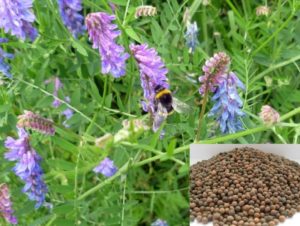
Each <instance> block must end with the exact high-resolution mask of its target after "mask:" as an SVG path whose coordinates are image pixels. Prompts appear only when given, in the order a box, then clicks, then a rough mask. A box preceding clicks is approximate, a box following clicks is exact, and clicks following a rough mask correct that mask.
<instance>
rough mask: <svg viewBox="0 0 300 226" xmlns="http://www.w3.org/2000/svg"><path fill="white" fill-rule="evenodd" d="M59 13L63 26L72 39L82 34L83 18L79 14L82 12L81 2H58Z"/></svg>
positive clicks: (78, 0) (69, 0)
mask: <svg viewBox="0 0 300 226" xmlns="http://www.w3.org/2000/svg"><path fill="white" fill-rule="evenodd" d="M58 6H59V12H60V15H61V18H62V20H63V23H64V25H65V26H66V27H67V28H68V30H69V31H70V32H71V33H72V35H73V36H74V37H77V36H78V35H81V34H83V32H84V30H85V26H84V24H83V19H84V18H83V16H82V15H81V14H80V11H81V10H82V6H81V0H58Z"/></svg>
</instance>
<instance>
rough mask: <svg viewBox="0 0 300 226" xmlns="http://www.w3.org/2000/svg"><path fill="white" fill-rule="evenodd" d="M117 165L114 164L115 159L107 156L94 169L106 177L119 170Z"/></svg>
mask: <svg viewBox="0 0 300 226" xmlns="http://www.w3.org/2000/svg"><path fill="white" fill-rule="evenodd" d="M117 170H118V169H117V167H116V166H115V165H114V161H112V160H110V159H109V158H107V157H106V158H105V159H103V160H102V162H100V164H99V165H98V166H96V167H95V168H94V169H93V171H94V172H95V173H101V174H103V175H104V176H106V177H111V176H113V175H114V174H115V173H116V172H117Z"/></svg>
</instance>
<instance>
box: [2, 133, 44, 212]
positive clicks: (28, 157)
mask: <svg viewBox="0 0 300 226" xmlns="http://www.w3.org/2000/svg"><path fill="white" fill-rule="evenodd" d="M18 134H19V138H18V139H14V138H12V137H7V139H6V140H5V147H6V148H8V149H9V151H8V152H6V153H5V159H7V160H9V161H16V162H17V163H16V165H15V167H14V168H13V171H14V172H15V174H16V175H17V176H18V177H20V178H21V180H23V181H24V182H25V186H24V187H23V189H22V192H24V193H25V194H26V195H27V196H28V198H29V199H30V200H32V201H35V202H36V205H35V207H36V208H39V207H40V206H41V205H43V203H44V201H45V195H46V193H47V192H48V189H47V186H46V184H45V183H44V181H43V170H42V168H41V166H40V161H41V157H40V156H39V155H38V153H37V152H36V151H35V150H34V149H33V148H32V147H31V146H30V143H29V135H28V134H27V132H26V131H25V130H24V129H23V128H18Z"/></svg>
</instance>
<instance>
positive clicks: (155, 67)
mask: <svg viewBox="0 0 300 226" xmlns="http://www.w3.org/2000/svg"><path fill="white" fill-rule="evenodd" d="M130 50H131V52H132V54H133V56H134V58H135V59H136V61H137V63H138V65H139V69H140V79H141V85H142V88H143V89H144V98H145V102H142V106H143V110H144V111H146V112H150V113H153V112H154V111H155V109H154V106H155V103H154V102H155V87H156V86H158V85H159V86H161V87H163V88H166V89H168V88H169V84H168V79H167V77H166V74H167V73H168V69H166V67H165V65H164V63H163V61H162V59H161V58H160V56H158V54H157V52H156V50H155V49H154V48H149V47H148V45H147V44H142V45H134V44H131V45H130Z"/></svg>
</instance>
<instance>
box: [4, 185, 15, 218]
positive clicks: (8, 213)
mask: <svg viewBox="0 0 300 226" xmlns="http://www.w3.org/2000/svg"><path fill="white" fill-rule="evenodd" d="M0 214H1V215H2V217H3V218H4V219H5V220H6V221H7V222H8V223H10V224H17V223H18V221H17V218H16V217H15V216H14V215H13V214H14V211H13V209H12V204H11V201H10V195H9V191H8V186H7V185H6V184H0Z"/></svg>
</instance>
